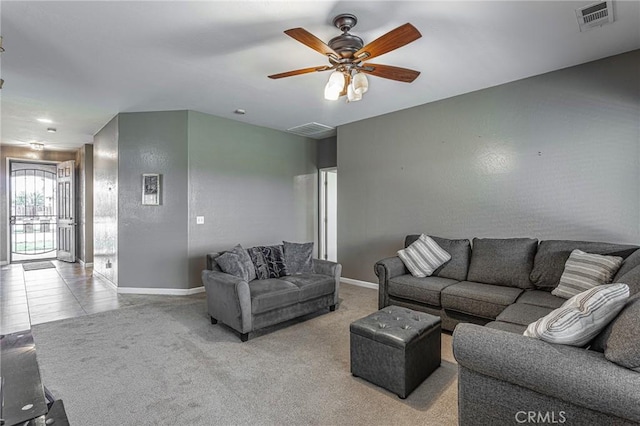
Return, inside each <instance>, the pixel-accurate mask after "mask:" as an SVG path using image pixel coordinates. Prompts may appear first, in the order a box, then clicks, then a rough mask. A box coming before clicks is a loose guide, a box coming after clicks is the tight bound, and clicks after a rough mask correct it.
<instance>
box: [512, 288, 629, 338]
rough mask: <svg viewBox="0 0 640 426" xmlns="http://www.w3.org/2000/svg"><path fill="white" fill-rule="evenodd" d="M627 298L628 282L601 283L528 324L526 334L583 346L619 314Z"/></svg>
mask: <svg viewBox="0 0 640 426" xmlns="http://www.w3.org/2000/svg"><path fill="white" fill-rule="evenodd" d="M628 298H629V286H627V285H626V284H607V285H599V286H597V287H594V288H592V289H591V290H587V291H584V292H582V293H580V294H577V295H575V296H573V297H572V298H571V299H569V300H567V301H566V302H564V304H563V305H562V306H561V307H559V308H558V309H556V310H554V311H551V312H550V313H549V314H547V315H546V316H544V317H542V318H540V319H539V320H538V321H536V322H534V323H532V324H529V326H528V327H527V329H526V330H525V332H524V335H525V336H528V337H534V338H536V339H540V340H544V341H545V342H549V343H559V344H562V345H571V346H584V345H586V344H587V343H589V342H590V341H591V340H592V339H593V338H594V337H596V336H597V335H598V333H600V331H601V330H602V329H604V328H605V327H606V326H607V324H609V322H610V321H611V320H613V319H614V318H615V317H616V315H618V312H620V310H621V309H622V308H624V305H625V304H626V303H627V299H628Z"/></svg>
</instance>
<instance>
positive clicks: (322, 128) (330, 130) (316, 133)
mask: <svg viewBox="0 0 640 426" xmlns="http://www.w3.org/2000/svg"><path fill="white" fill-rule="evenodd" d="M335 130H336V129H335V128H334V127H331V126H327V125H325V124H320V123H316V122H312V123H307V124H303V125H301V126H296V127H292V128H290V129H287V132H290V133H294V134H296V135H300V136H306V137H309V138H324V137H328V136H332V135H333V134H334V132H335Z"/></svg>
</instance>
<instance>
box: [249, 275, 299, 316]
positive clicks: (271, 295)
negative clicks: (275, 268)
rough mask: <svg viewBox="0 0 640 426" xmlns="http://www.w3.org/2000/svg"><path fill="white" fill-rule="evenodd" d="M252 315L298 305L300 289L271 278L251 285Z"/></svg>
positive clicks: (255, 281) (254, 281) (252, 282)
mask: <svg viewBox="0 0 640 426" xmlns="http://www.w3.org/2000/svg"><path fill="white" fill-rule="evenodd" d="M249 293H250V294H251V313H252V314H261V313H263V312H267V311H271V310H273V309H277V308H282V307H285V306H289V305H293V304H295V303H298V299H299V296H300V294H299V293H300V289H299V288H298V286H297V285H295V284H291V283H289V282H287V281H284V280H281V279H277V278H270V279H266V280H253V281H251V282H250V283H249Z"/></svg>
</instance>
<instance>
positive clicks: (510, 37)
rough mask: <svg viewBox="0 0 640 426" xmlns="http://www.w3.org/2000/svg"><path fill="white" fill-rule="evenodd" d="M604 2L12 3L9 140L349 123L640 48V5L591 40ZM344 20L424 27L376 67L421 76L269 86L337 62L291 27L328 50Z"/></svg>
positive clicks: (6, 29) (7, 60)
mask: <svg viewBox="0 0 640 426" xmlns="http://www.w3.org/2000/svg"><path fill="white" fill-rule="evenodd" d="M590 3H592V1H589V0H587V1H549V2H541V1H531V2H526V1H495V2H487V1H471V2H460V1H443V2H437V1H429V2H425V1H413V2H396V1H355V2H343V1H261V2H240V1H234V2H220V1H215V2H204V1H201V2H180V1H173V2H147V1H138V2H119V1H109V2H93V1H76V2H57V1H33V2H30V1H17V2H13V1H2V2H1V5H0V11H1V14H2V18H1V28H0V31H1V34H2V36H3V39H4V40H3V41H4V42H3V46H4V48H5V49H6V51H5V53H3V54H2V56H1V57H0V60H1V61H2V63H1V64H2V69H1V73H2V74H1V75H2V78H3V79H4V80H5V84H4V88H3V89H2V91H1V92H0V94H1V95H0V96H1V107H2V109H1V110H0V112H1V114H2V143H3V144H14V145H15V144H17V145H26V144H28V143H29V142H32V141H39V142H44V143H45V144H46V146H47V147H48V148H49V149H73V148H76V147H78V146H81V145H82V144H85V143H92V142H93V135H94V134H95V133H96V132H97V131H98V130H100V128H101V127H102V126H103V125H104V124H106V123H107V122H108V121H109V120H110V119H111V118H112V117H113V116H114V115H115V114H117V113H118V112H131V111H158V110H179V109H190V110H197V111H202V112H206V113H210V114H214V115H217V116H221V117H227V118H231V119H235V120H239V121H243V122H247V123H252V124H256V125H260V126H266V127H270V128H274V129H279V130H286V129H288V128H291V127H294V126H298V125H301V124H305V123H309V122H313V121H315V122H319V123H322V124H326V125H329V126H339V125H342V124H345V123H349V122H353V121H357V120H361V119H365V118H369V117H373V116H377V115H380V114H385V113H388V112H392V111H397V110H400V109H404V108H409V107H412V106H415V105H420V104H424V103H428V102H433V101H436V100H438V99H444V98H448V97H451V96H455V95H458V94H462V93H467V92H470V91H474V90H478V89H482V88H486V87H490V86H495V85H498V84H502V83H505V82H509V81H513V80H518V79H522V78H525V77H529V76H533V75H537V74H541V73H545V72H549V71H553V70H557V69H560V68H565V67H569V66H572V65H577V64H580V63H584V62H589V61H592V60H596V59H599V58H603V57H607V56H611V55H615V54H619V53H622V52H626V51H630V50H634V49H639V48H640V2H639V1H637V0H636V1H620V0H617V1H614V10H615V17H616V22H614V23H613V24H608V25H605V26H603V27H600V28H597V29H593V30H590V31H587V32H583V33H581V32H580V31H579V30H578V24H577V20H576V15H575V9H576V8H578V7H581V6H584V5H587V4H590ZM344 12H348V13H354V14H355V15H357V17H358V19H359V22H358V25H357V26H356V27H355V28H354V29H353V30H352V31H351V32H352V33H354V34H357V35H359V36H360V37H361V38H363V39H364V41H365V43H367V42H370V41H372V40H374V39H375V38H377V37H379V36H380V35H382V34H384V33H386V32H387V31H390V30H392V29H393V28H395V27H397V26H399V25H402V24H404V23H405V22H411V23H412V24H413V25H414V26H415V27H416V28H418V30H419V31H420V32H421V33H422V35H423V37H422V38H421V39H419V40H417V41H415V42H413V43H411V44H409V45H407V46H404V47H402V48H400V49H398V50H396V51H394V52H391V53H388V54H386V55H384V56H381V57H380V58H376V60H375V62H377V63H382V64H388V65H395V66H400V67H404V68H412V69H416V70H419V71H421V72H422V74H421V75H420V76H419V77H418V79H417V80H416V81H415V82H414V83H411V84H407V83H400V82H395V81H390V80H385V79H380V78H375V77H370V78H369V85H370V90H369V92H368V93H367V94H366V95H365V96H364V99H363V100H362V101H361V102H354V103H350V104H347V103H345V102H344V100H340V101H334V102H331V101H326V100H324V99H323V88H324V85H325V83H326V80H327V78H328V73H313V74H306V75H301V76H296V77H290V78H284V79H280V80H271V79H268V78H267V75H269V74H274V73H279V72H283V71H289V70H293V69H298V68H306V67H310V66H317V65H324V64H325V63H326V60H325V58H324V57H323V56H322V55H320V54H318V53H316V52H315V51H313V50H311V49H309V48H308V47H306V46H304V45H302V44H300V43H298V42H296V41H295V40H293V39H292V38H290V37H288V36H286V35H285V34H283V31H284V30H286V29H289V28H294V27H304V28H305V29H307V30H308V31H310V32H312V33H313V34H315V35H317V36H318V37H319V38H321V39H322V40H324V41H325V42H326V41H328V40H329V39H330V38H332V37H334V36H336V35H339V31H338V30H337V29H336V28H335V27H333V26H332V25H331V20H332V18H333V17H334V16H335V15H337V14H338V13H344ZM237 108H243V109H245V110H246V111H247V113H246V115H244V116H239V115H235V114H234V113H233V111H234V110H235V109H237ZM42 117H46V118H50V119H52V120H53V122H54V123H53V124H43V123H40V122H38V121H37V118H42ZM50 126H53V127H56V128H57V129H58V132H57V133H55V134H51V133H47V132H46V128H47V127H50Z"/></svg>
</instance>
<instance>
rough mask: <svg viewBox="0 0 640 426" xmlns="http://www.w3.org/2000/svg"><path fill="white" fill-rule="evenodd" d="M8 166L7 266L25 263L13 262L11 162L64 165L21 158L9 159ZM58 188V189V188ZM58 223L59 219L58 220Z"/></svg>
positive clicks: (56, 162)
mask: <svg viewBox="0 0 640 426" xmlns="http://www.w3.org/2000/svg"><path fill="white" fill-rule="evenodd" d="M6 159H7V164H6V167H5V172H6V173H5V174H6V175H5V179H6V180H5V182H6V185H7V186H6V194H5V196H6V206H7V210H6V211H5V214H6V218H7V219H6V220H7V225H6V229H5V232H6V233H7V237H6V240H7V241H6V247H7V252H6V253H5V255H6V256H7V258H6V260H5V262H7V264H12V263H23V262H11V193H12V191H13V188H12V185H11V162H12V161H13V162H18V163H32V164H51V165H56V166H57V165H58V164H60V163H62V161H53V160H34V159H32V158H19V157H7V158H6ZM57 180H58V178H57V175H56V182H57ZM56 188H57V187H56ZM56 222H57V219H56Z"/></svg>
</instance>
